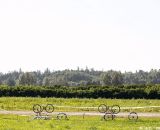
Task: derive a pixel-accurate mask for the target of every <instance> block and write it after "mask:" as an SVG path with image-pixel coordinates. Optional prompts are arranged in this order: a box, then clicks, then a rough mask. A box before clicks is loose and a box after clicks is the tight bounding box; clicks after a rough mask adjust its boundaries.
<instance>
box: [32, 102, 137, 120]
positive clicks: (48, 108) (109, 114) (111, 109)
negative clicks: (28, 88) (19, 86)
mask: <svg viewBox="0 0 160 130" xmlns="http://www.w3.org/2000/svg"><path fill="white" fill-rule="evenodd" d="M54 110H55V107H54V105H53V104H47V105H40V104H34V105H33V111H34V113H36V116H35V119H50V118H51V117H50V116H48V115H45V116H43V115H42V112H46V113H52V112H54ZM98 111H99V112H100V113H104V115H103V119H104V120H113V119H115V117H116V115H117V114H118V113H119V112H120V111H121V108H120V106H119V105H113V106H107V105H105V104H101V105H99V106H98ZM57 119H59V120H60V119H66V120H68V117H67V114H66V113H63V112H61V113H58V114H57ZM128 119H129V120H133V121H137V120H138V114H137V113H136V112H130V113H129V115H128Z"/></svg>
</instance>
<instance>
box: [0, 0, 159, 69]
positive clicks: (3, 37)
mask: <svg viewBox="0 0 160 130" xmlns="http://www.w3.org/2000/svg"><path fill="white" fill-rule="evenodd" d="M159 50H160V1H159V0H0V72H8V71H13V70H19V68H21V69H22V70H23V71H33V70H42V71H43V70H44V69H46V68H47V67H48V68H49V69H51V70H63V69H76V68H77V67H78V66H79V67H80V68H85V67H86V66H88V67H89V68H94V69H95V70H102V69H103V70H109V69H114V70H121V71H125V70H126V71H135V70H139V69H142V70H146V71H148V70H150V69H151V68H154V69H160V58H159V57H160V51H159Z"/></svg>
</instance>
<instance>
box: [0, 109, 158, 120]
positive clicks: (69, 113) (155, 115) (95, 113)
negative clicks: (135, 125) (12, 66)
mask: <svg viewBox="0 0 160 130" xmlns="http://www.w3.org/2000/svg"><path fill="white" fill-rule="evenodd" d="M58 113H61V112H53V113H51V114H50V115H56V114H58ZM62 113H66V114H67V115H70V116H72V115H75V116H76V115H77V116H78V115H79V116H84V115H85V116H87V115H88V116H101V115H104V113H98V112H62ZM0 114H14V115H35V113H34V112H33V111H6V110H0ZM42 114H44V115H45V114H46V113H42ZM137 114H138V116H139V117H159V118H160V113H137ZM128 115H129V112H128V113H123V112H120V113H118V114H116V116H117V117H127V116H128Z"/></svg>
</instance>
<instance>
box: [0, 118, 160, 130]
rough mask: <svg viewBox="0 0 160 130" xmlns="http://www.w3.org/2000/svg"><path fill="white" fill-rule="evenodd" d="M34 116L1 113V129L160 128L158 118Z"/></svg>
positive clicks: (84, 129)
mask: <svg viewBox="0 0 160 130" xmlns="http://www.w3.org/2000/svg"><path fill="white" fill-rule="evenodd" d="M32 119H33V117H28V116H15V115H0V130H160V121H159V119H158V118H141V119H139V120H138V121H137V122H134V121H129V120H128V119H127V118H116V119H114V120H109V121H105V120H102V117H100V116H95V117H94V116H93V117H92V116H86V117H85V118H84V119H83V118H82V117H81V116H70V117H69V120H57V119H56V118H55V117H53V119H52V120H40V119H39V120H32Z"/></svg>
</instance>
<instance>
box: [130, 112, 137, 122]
mask: <svg viewBox="0 0 160 130" xmlns="http://www.w3.org/2000/svg"><path fill="white" fill-rule="evenodd" d="M128 119H129V120H132V121H137V120H138V115H137V113H136V112H131V113H130V114H129V115H128Z"/></svg>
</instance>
